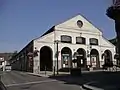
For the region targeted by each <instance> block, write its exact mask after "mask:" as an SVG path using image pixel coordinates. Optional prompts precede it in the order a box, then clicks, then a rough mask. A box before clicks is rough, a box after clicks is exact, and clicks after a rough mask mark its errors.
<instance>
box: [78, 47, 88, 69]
mask: <svg viewBox="0 0 120 90" xmlns="http://www.w3.org/2000/svg"><path fill="white" fill-rule="evenodd" d="M77 52H78V54H79V58H78V60H79V61H77V62H79V63H80V65H79V64H77V66H78V67H85V68H86V65H87V59H86V51H85V50H84V49H82V48H79V49H78V50H77Z"/></svg>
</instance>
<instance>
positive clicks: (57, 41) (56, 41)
mask: <svg viewBox="0 0 120 90" xmlns="http://www.w3.org/2000/svg"><path fill="white" fill-rule="evenodd" d="M54 42H55V43H56V45H57V46H56V50H57V54H56V56H57V57H56V58H57V75H58V74H59V73H58V43H59V42H60V41H59V40H55V41H54Z"/></svg>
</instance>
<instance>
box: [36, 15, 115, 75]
mask: <svg viewBox="0 0 120 90" xmlns="http://www.w3.org/2000/svg"><path fill="white" fill-rule="evenodd" d="M78 20H81V21H83V27H82V28H79V27H78V26H77V24H76V22H77V21H78ZM54 29H55V30H54V31H53V32H52V33H49V34H47V35H45V36H43V37H40V38H37V39H36V40H34V47H37V50H39V51H40V49H41V48H42V47H43V46H49V47H50V48H51V49H52V51H53V61H56V58H55V53H56V44H55V43H54V41H55V40H59V41H60V40H61V35H69V36H71V37H72V43H71V44H68V43H59V48H58V51H60V53H61V50H62V48H64V47H69V48H70V49H71V51H72V54H73V53H74V52H75V51H77V49H79V48H83V49H85V51H86V53H87V50H89V46H90V45H89V39H90V38H96V39H98V43H99V45H98V46H95V45H92V49H96V50H98V52H99V60H100V66H102V65H103V63H104V61H103V60H102V58H101V55H102V54H103V52H104V51H105V50H107V49H108V50H110V51H111V52H112V57H113V61H115V60H114V54H115V46H114V45H112V44H111V43H110V42H109V41H108V40H106V39H105V38H104V37H103V36H102V32H101V31H100V30H99V29H97V28H96V27H95V26H93V25H92V24H91V23H90V22H89V21H87V20H86V19H85V18H84V17H82V16H80V15H78V16H76V17H73V18H72V19H69V20H68V21H65V22H63V23H61V24H58V25H56V26H55V28H54ZM80 33H82V34H81V37H85V38H86V45H81V44H76V37H79V36H80ZM89 51H90V50H89ZM58 58H59V68H61V54H59V57H58ZM87 60H88V61H89V60H90V58H89V57H88V58H87ZM36 62H37V63H36ZM53 66H56V64H55V63H53ZM39 72H40V53H39V55H38V56H37V57H35V58H34V73H39Z"/></svg>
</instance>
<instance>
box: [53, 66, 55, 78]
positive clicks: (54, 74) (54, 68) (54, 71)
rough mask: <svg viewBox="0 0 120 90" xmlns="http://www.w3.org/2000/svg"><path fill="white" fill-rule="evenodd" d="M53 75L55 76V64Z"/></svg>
mask: <svg viewBox="0 0 120 90" xmlns="http://www.w3.org/2000/svg"><path fill="white" fill-rule="evenodd" d="M53 75H54V76H55V66H54V68H53Z"/></svg>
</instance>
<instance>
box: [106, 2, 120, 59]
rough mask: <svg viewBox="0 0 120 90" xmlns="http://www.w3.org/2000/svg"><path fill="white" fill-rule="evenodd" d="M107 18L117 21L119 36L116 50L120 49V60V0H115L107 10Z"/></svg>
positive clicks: (119, 52) (117, 33)
mask: <svg viewBox="0 0 120 90" xmlns="http://www.w3.org/2000/svg"><path fill="white" fill-rule="evenodd" d="M107 16H108V17H109V18H111V19H113V20H114V21H115V30H116V35H117V45H116V48H118V55H119V56H118V57H119V60H120V0H113V4H112V5H111V7H109V8H108V9H107Z"/></svg>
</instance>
